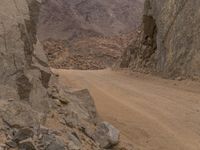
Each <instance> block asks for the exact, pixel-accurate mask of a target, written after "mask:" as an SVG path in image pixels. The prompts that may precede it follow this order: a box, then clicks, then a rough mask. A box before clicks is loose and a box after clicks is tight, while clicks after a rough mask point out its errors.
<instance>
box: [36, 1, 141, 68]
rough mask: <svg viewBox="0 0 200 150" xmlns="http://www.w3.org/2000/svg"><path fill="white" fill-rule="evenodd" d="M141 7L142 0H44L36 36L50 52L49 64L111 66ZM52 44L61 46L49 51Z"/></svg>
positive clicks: (67, 66)
mask: <svg viewBox="0 0 200 150" xmlns="http://www.w3.org/2000/svg"><path fill="white" fill-rule="evenodd" d="M142 9H143V0H124V1H120V0H117V1H116V0H78V1H77V0H76V1H74V0H57V1H55V0H46V1H44V3H43V5H42V8H41V13H40V17H39V25H38V36H39V39H40V40H41V41H42V42H43V45H44V48H45V50H46V52H47V54H50V55H48V56H49V57H48V58H49V61H50V65H51V66H52V67H56V68H65V69H69V68H73V69H102V68H106V67H110V66H112V64H113V63H114V62H115V61H116V60H118V58H119V57H120V56H121V52H122V51H123V49H124V46H125V45H126V44H127V41H129V40H126V39H127V38H129V37H130V32H132V31H133V30H135V29H136V27H137V26H138V25H139V24H140V23H141V14H142ZM60 44H61V45H60ZM55 45H56V47H59V48H61V47H63V45H64V48H62V50H58V49H57V50H54V52H55V51H56V53H54V54H52V49H53V48H55ZM52 55H54V56H55V55H56V57H54V58H55V59H52Z"/></svg>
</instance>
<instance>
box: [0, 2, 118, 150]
mask: <svg viewBox="0 0 200 150" xmlns="http://www.w3.org/2000/svg"><path fill="white" fill-rule="evenodd" d="M39 9H40V2H39V1H38V0H14V1H13V0H1V5H0V64H1V65H0V78H1V80H0V116H1V117H0V149H3V150H7V149H18V150H36V149H37V150H44V149H45V150H65V149H67V150H79V149H83V150H88V149H94V150H97V149H104V148H112V147H113V146H114V145H116V144H118V142H119V131H118V130H117V129H115V128H114V127H113V126H112V125H110V124H109V123H106V122H101V119H99V117H98V115H97V113H96V109H95V106H94V102H93V100H92V97H91V96H90V94H89V92H88V91H87V90H70V89H68V88H67V87H66V88H64V87H62V86H61V85H59V84H58V82H57V78H56V77H55V75H53V74H52V73H51V71H50V69H49V67H48V63H47V59H46V56H45V54H44V53H43V50H42V48H41V45H40V43H39V42H38V40H37V38H36V23H37V21H38V13H39Z"/></svg>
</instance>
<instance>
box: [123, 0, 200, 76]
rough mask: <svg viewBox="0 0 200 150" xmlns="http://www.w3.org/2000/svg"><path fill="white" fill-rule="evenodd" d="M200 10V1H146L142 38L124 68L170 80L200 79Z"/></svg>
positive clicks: (130, 49)
mask: <svg viewBox="0 0 200 150" xmlns="http://www.w3.org/2000/svg"><path fill="white" fill-rule="evenodd" d="M199 9H200V1H197V0H176V1H172V0H146V1H145V6H144V14H143V25H142V27H141V28H140V30H139V31H138V32H137V34H138V36H137V37H138V38H137V39H136V40H134V42H133V43H132V44H131V45H130V46H129V47H128V48H127V50H126V51H125V53H124V55H123V57H122V61H121V63H120V66H121V67H123V68H124V67H129V68H132V69H133V70H140V71H147V72H149V71H153V72H159V73H161V74H162V75H164V76H167V77H177V76H185V77H192V78H196V77H199V76H200V43H199V40H200V12H199Z"/></svg>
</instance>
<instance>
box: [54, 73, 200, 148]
mask: <svg viewBox="0 0 200 150" xmlns="http://www.w3.org/2000/svg"><path fill="white" fill-rule="evenodd" d="M54 72H57V73H58V74H59V75H60V82H61V83H63V84H68V86H69V85H70V86H71V87H79V88H80V87H81V88H88V89H89V90H90V92H91V94H92V96H93V97H94V100H95V104H96V106H97V110H98V112H99V114H100V116H101V117H102V118H103V119H105V120H107V121H109V122H111V123H112V124H113V125H115V126H116V127H117V128H119V129H120V130H121V133H122V137H121V138H122V141H129V142H130V143H131V144H133V146H134V147H135V148H136V149H140V150H199V149H200V117H199V116H200V84H199V83H194V82H192V81H187V80H186V81H175V80H165V79H160V78H158V77H152V76H150V75H143V74H139V73H133V74H132V75H130V74H127V73H122V72H114V71H110V70H99V71H79V70H77V71H75V70H54Z"/></svg>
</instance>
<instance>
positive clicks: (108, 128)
mask: <svg viewBox="0 0 200 150" xmlns="http://www.w3.org/2000/svg"><path fill="white" fill-rule="evenodd" d="M93 139H94V140H95V141H97V142H98V143H99V144H100V146H101V147H102V148H106V149H109V148H112V147H113V146H116V145H117V144H118V143H119V130H117V129H116V128H115V127H113V126H112V125H111V124H109V123H108V122H102V123H100V124H99V125H98V126H97V128H96V130H95V132H94V134H93Z"/></svg>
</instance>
